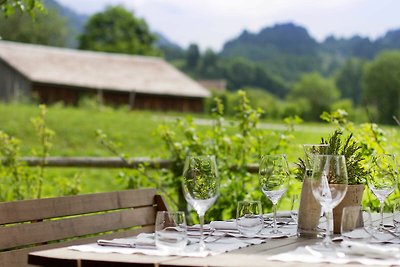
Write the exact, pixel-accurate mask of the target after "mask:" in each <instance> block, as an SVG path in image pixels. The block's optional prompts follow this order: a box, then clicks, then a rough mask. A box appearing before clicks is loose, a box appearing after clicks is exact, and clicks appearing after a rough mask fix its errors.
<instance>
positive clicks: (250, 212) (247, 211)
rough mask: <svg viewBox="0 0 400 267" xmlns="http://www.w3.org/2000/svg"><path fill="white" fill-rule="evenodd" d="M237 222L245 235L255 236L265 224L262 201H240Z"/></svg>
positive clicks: (240, 230)
mask: <svg viewBox="0 0 400 267" xmlns="http://www.w3.org/2000/svg"><path fill="white" fill-rule="evenodd" d="M236 224H237V228H238V230H239V232H240V233H241V234H242V235H244V236H249V237H250V236H255V235H257V234H258V233H259V232H261V230H262V228H263V224H264V219H263V216H262V208H261V202H260V201H239V202H238V204H237V210H236Z"/></svg>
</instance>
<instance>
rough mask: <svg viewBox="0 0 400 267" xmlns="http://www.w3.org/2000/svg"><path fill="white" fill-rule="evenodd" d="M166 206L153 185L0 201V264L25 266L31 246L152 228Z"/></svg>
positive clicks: (40, 247)
mask: <svg viewBox="0 0 400 267" xmlns="http://www.w3.org/2000/svg"><path fill="white" fill-rule="evenodd" d="M167 209H168V208H167V205H166V203H165V201H164V199H163V198H162V197H161V196H160V195H157V194H156V190H155V189H153V188H151V189H137V190H125V191H118V192H107V193H96V194H87V195H78V196H66V197H55V198H47V199H34V200H23V201H14V202H3V203H0V251H1V252H0V266H7V267H9V266H11V267H13V266H28V258H27V254H28V253H29V252H32V251H37V250H44V249H50V248H56V247H62V246H68V245H73V244H82V243H90V242H94V241H96V240H97V239H99V237H100V236H101V238H103V239H105V238H116V237H127V236H132V235H136V234H138V233H140V232H152V231H154V222H155V214H156V212H157V211H158V210H167ZM30 264H39V265H40V262H30ZM71 265H72V266H74V265H73V263H72V262H71Z"/></svg>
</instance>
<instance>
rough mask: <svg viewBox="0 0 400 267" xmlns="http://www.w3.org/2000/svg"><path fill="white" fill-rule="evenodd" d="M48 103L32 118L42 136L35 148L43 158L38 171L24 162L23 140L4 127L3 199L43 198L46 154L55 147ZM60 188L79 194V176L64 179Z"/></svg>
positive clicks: (0, 150)
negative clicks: (21, 151) (21, 159)
mask: <svg viewBox="0 0 400 267" xmlns="http://www.w3.org/2000/svg"><path fill="white" fill-rule="evenodd" d="M45 118H46V107H45V106H44V105H41V106H39V116H38V117H34V118H32V119H31V122H32V124H33V126H34V130H35V132H36V134H37V136H38V137H39V147H38V148H37V149H35V150H33V153H34V155H35V156H38V157H40V158H41V162H40V165H39V166H38V171H37V172H33V171H32V169H31V168H29V167H28V166H27V165H26V164H25V163H24V162H21V161H20V157H21V154H20V145H21V141H20V140H19V139H17V138H15V137H13V136H11V135H9V134H6V133H4V132H2V131H0V155H1V158H2V162H0V177H1V183H0V200H1V201H12V200H22V199H30V198H41V197H42V191H43V186H44V184H45V182H46V175H45V167H46V157H48V156H49V155H50V154H49V151H50V149H51V147H52V143H51V140H52V138H53V136H54V134H55V133H54V131H53V130H51V129H50V128H48V127H47V125H46V120H45ZM56 188H58V189H61V190H60V192H59V193H65V194H78V193H79V192H80V180H79V178H78V177H75V178H74V179H70V180H68V181H65V180H61V182H60V184H59V185H58V186H56Z"/></svg>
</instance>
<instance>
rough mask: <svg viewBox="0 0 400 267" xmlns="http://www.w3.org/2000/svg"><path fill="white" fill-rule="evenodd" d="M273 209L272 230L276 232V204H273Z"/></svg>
mask: <svg viewBox="0 0 400 267" xmlns="http://www.w3.org/2000/svg"><path fill="white" fill-rule="evenodd" d="M273 209H274V230H273V232H274V233H276V232H278V227H277V225H276V204H273Z"/></svg>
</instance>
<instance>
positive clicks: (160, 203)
mask: <svg viewBox="0 0 400 267" xmlns="http://www.w3.org/2000/svg"><path fill="white" fill-rule="evenodd" d="M154 203H155V204H156V206H157V211H168V210H170V209H169V207H168V204H167V202H166V201H165V198H164V197H163V196H162V195H155V196H154Z"/></svg>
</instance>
